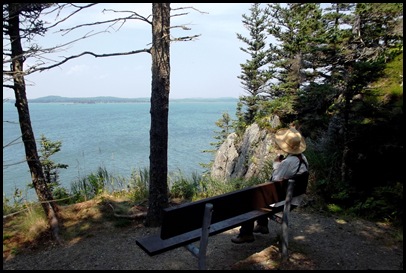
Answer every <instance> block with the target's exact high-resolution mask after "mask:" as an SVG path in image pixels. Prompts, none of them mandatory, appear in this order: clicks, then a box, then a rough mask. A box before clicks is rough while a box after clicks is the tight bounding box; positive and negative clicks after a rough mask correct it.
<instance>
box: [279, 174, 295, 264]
mask: <svg viewBox="0 0 406 273" xmlns="http://www.w3.org/2000/svg"><path fill="white" fill-rule="evenodd" d="M294 183H295V182H294V180H289V184H288V189H287V192H286V199H285V205H284V207H283V216H282V246H281V247H282V261H287V260H288V258H289V254H288V245H289V233H288V227H289V212H290V203H291V201H292V195H293V187H294Z"/></svg>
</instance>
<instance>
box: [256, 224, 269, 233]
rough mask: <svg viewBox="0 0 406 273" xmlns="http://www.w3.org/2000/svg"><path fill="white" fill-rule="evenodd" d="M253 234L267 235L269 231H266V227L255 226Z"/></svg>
mask: <svg viewBox="0 0 406 273" xmlns="http://www.w3.org/2000/svg"><path fill="white" fill-rule="evenodd" d="M253 232H254V233H261V234H268V233H269V229H268V227H265V226H261V225H256V226H255V227H254V230H253Z"/></svg>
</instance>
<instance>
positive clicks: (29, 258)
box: [3, 208, 403, 270]
mask: <svg viewBox="0 0 406 273" xmlns="http://www.w3.org/2000/svg"><path fill="white" fill-rule="evenodd" d="M290 216H291V217H290V221H289V225H290V229H289V254H290V258H289V261H288V262H286V263H284V264H281V263H280V256H279V250H278V239H277V234H279V233H280V225H279V224H277V223H275V222H273V221H270V223H269V227H270V231H271V233H270V234H267V235H255V236H256V241H255V242H253V243H248V244H241V245H236V244H233V243H231V241H230V239H231V237H232V236H234V235H235V234H237V233H238V228H235V229H233V230H229V231H227V232H224V233H221V234H218V235H215V236H212V237H210V238H209V245H208V249H207V266H208V269H210V270H232V269H251V270H253V269H255V270H265V269H298V270H311V269H316V270H333V269H334V270H369V269H372V270H403V242H402V241H395V240H394V239H393V234H394V230H393V229H391V228H389V227H387V226H385V225H382V224H377V223H373V222H368V221H364V220H352V221H344V220H340V219H336V218H334V217H325V216H323V215H321V214H319V213H313V212H311V211H309V210H306V209H304V208H297V209H296V210H294V211H293V212H292V213H291V214H290ZM155 232H158V229H157V228H145V227H143V226H142V225H140V224H137V223H134V225H133V226H132V227H130V228H128V227H127V228H123V229H117V228H116V229H114V230H105V231H103V232H100V233H95V234H88V235H87V237H86V238H83V239H81V240H79V241H75V242H70V243H69V244H68V245H66V246H50V247H47V248H46V249H42V250H35V251H28V252H26V253H20V254H18V255H16V256H15V257H10V258H9V259H7V260H6V259H4V257H3V270H27V269H31V270H32V269H34V270H69V269H72V270H74V269H80V270H97V269H99V270H125V269H127V270H160V269H165V270H193V269H197V268H198V267H197V259H196V258H195V257H194V256H193V255H192V254H191V253H190V252H189V251H188V250H187V249H186V248H184V247H180V248H177V249H175V250H172V251H169V252H165V253H162V254H159V255H157V256H153V257H150V256H148V255H147V254H146V253H145V252H143V251H142V250H141V249H140V248H139V247H138V246H137V245H136V243H135V241H136V239H137V238H139V237H140V236H145V235H147V234H150V233H155ZM402 236H403V235H402ZM402 238H403V237H402Z"/></svg>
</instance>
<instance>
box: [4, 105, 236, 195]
mask: <svg viewBox="0 0 406 273" xmlns="http://www.w3.org/2000/svg"><path fill="white" fill-rule="evenodd" d="M236 106H237V100H227V101H224V100H219V101H216V100H214V101H213V100H198V101H176V100H174V101H171V102H170V105H169V124H168V126H169V127H168V130H169V136H168V171H169V172H178V171H179V170H180V171H181V172H182V173H183V174H184V175H191V174H192V173H198V174H201V173H202V172H203V171H204V169H203V168H202V167H201V166H200V165H199V163H208V162H210V160H211V159H212V158H213V155H212V154H210V153H203V152H202V151H203V150H210V149H212V147H211V146H210V143H211V142H216V141H215V139H214V138H213V137H214V136H215V133H214V131H218V130H219V128H218V127H217V126H216V125H215V122H216V121H217V120H218V119H220V118H221V116H222V114H223V113H224V112H228V113H229V114H230V116H231V117H232V118H234V117H235V110H236ZM29 109H30V116H31V123H32V127H33V130H34V135H35V138H36V139H37V141H38V140H39V139H40V137H41V134H44V135H45V136H46V137H47V138H48V139H49V140H51V141H61V142H62V147H61V151H60V152H58V153H57V154H55V155H53V156H52V157H51V159H52V160H53V161H54V162H57V163H63V164H68V165H69V168H68V169H61V170H60V181H61V185H62V186H64V187H66V188H68V189H70V184H71V183H72V182H73V181H76V180H77V179H79V178H80V177H85V176H86V175H88V174H90V173H91V172H96V171H97V168H98V167H100V166H102V167H105V168H106V169H107V171H108V172H109V173H111V174H113V175H120V176H123V177H127V178H129V177H130V174H131V172H132V171H133V170H140V169H144V168H148V167H149V129H150V113H149V111H150V104H149V103H110V104H109V103H106V104H57V103H49V104H48V103H31V104H30V105H29ZM20 135H21V133H20V128H19V125H18V117H17V110H16V108H15V107H14V105H13V104H12V103H3V147H4V148H3V194H6V195H7V196H11V195H12V193H13V192H14V189H15V188H16V187H17V188H20V189H24V190H26V185H27V184H28V183H30V181H31V178H30V173H29V169H28V165H27V163H26V162H23V163H20V164H15V163H17V162H20V161H24V159H25V154H24V147H23V145H22V143H21V138H19V136H20ZM15 139H17V144H14V145H8V146H7V147H5V146H6V145H7V144H8V143H10V142H12V141H13V140H15ZM39 148H40V145H39V142H37V149H38V150H39ZM28 195H29V196H28V197H29V199H32V198H33V197H34V198H36V197H35V193H34V192H33V190H30V191H29V194H28Z"/></svg>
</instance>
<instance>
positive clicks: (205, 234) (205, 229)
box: [186, 203, 213, 270]
mask: <svg viewBox="0 0 406 273" xmlns="http://www.w3.org/2000/svg"><path fill="white" fill-rule="evenodd" d="M212 213H213V205H212V204H210V203H207V204H206V206H205V208H204V216H203V225H202V236H201V237H200V247H199V248H197V247H195V246H194V245H193V244H189V245H187V246H186V248H187V249H188V250H189V251H190V252H192V254H193V255H194V256H196V257H197V258H198V259H199V270H206V269H207V266H206V252H207V245H208V243H209V229H210V224H211V215H212Z"/></svg>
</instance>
